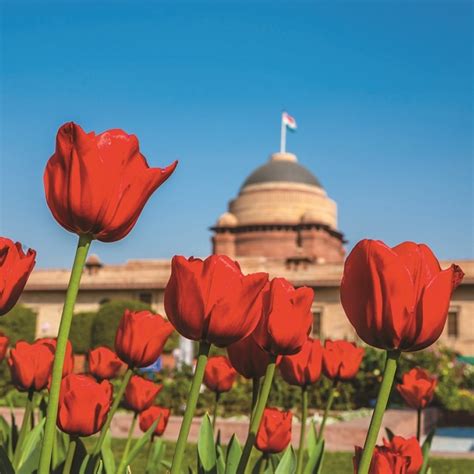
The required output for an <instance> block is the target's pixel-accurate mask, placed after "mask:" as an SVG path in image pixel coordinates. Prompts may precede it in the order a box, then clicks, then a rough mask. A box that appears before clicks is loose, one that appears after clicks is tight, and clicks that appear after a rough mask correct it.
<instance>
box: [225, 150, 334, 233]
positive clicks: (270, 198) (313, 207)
mask: <svg viewBox="0 0 474 474" xmlns="http://www.w3.org/2000/svg"><path fill="white" fill-rule="evenodd" d="M229 212H230V213H232V214H233V215H234V216H235V218H236V219H237V221H238V223H239V225H256V224H287V225H288V224H297V223H300V222H301V216H302V215H304V214H305V213H308V212H310V213H311V215H312V217H313V218H312V221H313V222H317V223H320V224H323V225H326V226H329V227H331V228H333V229H337V207H336V203H335V202H334V201H333V200H332V199H330V198H329V197H328V196H327V194H326V191H325V190H324V189H323V187H322V185H321V183H320V181H319V180H318V178H316V176H315V175H314V174H313V173H311V171H309V170H308V169H307V168H305V167H304V166H303V165H301V164H300V163H299V162H298V160H297V158H296V156H295V155H294V154H292V153H274V154H273V155H272V156H271V157H270V160H269V161H268V162H267V163H265V164H264V165H263V166H260V167H258V168H257V169H256V170H255V171H253V172H252V173H251V174H250V175H249V176H248V177H247V178H246V179H245V181H244V183H243V185H242V187H241V188H240V191H239V195H238V196H237V197H236V198H235V199H234V200H232V201H231V202H230V204H229Z"/></svg>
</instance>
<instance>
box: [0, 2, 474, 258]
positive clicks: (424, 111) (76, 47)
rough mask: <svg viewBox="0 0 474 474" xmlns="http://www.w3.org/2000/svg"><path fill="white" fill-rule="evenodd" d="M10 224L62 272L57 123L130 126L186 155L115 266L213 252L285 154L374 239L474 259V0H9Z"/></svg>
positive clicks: (6, 144)
mask: <svg viewBox="0 0 474 474" xmlns="http://www.w3.org/2000/svg"><path fill="white" fill-rule="evenodd" d="M1 13H2V18H3V20H2V21H3V24H2V26H1V29H2V45H1V47H2V51H1V58H2V60H1V61H2V62H1V69H2V70H1V73H2V80H1V99H2V102H1V112H2V115H1V127H0V129H1V150H0V151H1V155H0V165H1V177H0V193H1V194H0V196H1V207H0V233H1V234H2V235H6V236H8V237H10V238H12V239H15V240H20V241H21V242H23V243H24V244H25V245H28V246H31V247H33V248H36V249H37V251H38V265H39V266H42V267H54V266H68V265H69V264H70V262H71V260H72V256H73V252H74V248H75V242H76V238H75V236H74V235H73V234H69V233H68V232H66V231H64V230H63V229H62V228H61V227H59V225H57V224H56V222H55V221H54V219H53V218H52V216H51V214H50V213H49V210H48V208H47V206H46V203H45V200H44V190H43V184H42V174H43V169H44V166H45V163H46V161H47V159H48V158H49V156H50V155H51V154H52V153H53V151H54V140H55V134H56V131H57V128H58V127H59V126H60V125H61V124H62V123H64V122H66V121H69V120H73V121H75V122H77V123H79V124H81V125H82V126H83V127H84V128H85V129H86V130H88V131H89V130H95V131H96V132H101V131H103V130H105V129H109V128H123V129H124V130H126V131H127V132H129V133H135V134H136V135H137V136H138V137H139V139H140V142H141V149H142V152H143V153H144V154H145V156H146V157H147V159H148V161H149V163H150V164H151V165H154V166H163V165H165V164H167V163H170V162H171V161H172V160H174V159H176V158H178V159H179V160H180V164H179V167H178V169H177V171H176V173H175V175H174V176H173V177H172V178H171V179H170V180H169V181H168V182H167V183H165V185H164V186H163V187H161V188H160V189H159V190H158V191H157V192H156V193H155V194H154V195H153V196H152V198H151V200H150V201H149V203H148V205H147V206H146V208H145V210H144V212H143V214H142V216H141V218H140V220H139V221H138V223H137V225H136V227H135V229H134V230H133V231H132V233H131V234H130V235H129V236H128V237H126V238H125V239H124V240H123V241H121V242H118V243H114V244H102V243H97V242H96V243H94V244H93V249H92V252H94V253H98V254H99V255H100V257H101V258H102V259H103V260H104V261H105V262H109V263H110V262H121V261H125V260H127V259H130V258H147V257H151V258H162V257H170V256H172V255H173V254H184V255H192V254H194V255H207V254H208V253H209V252H210V240H209V238H210V232H209V230H208V227H209V226H210V225H212V224H213V223H214V222H215V220H216V219H217V217H218V216H219V215H220V214H221V213H222V212H224V211H225V210H226V206H227V202H228V200H229V199H231V198H232V197H234V196H235V195H236V193H237V192H238V189H239V187H240V185H241V183H242V182H243V181H244V179H245V177H246V176H247V175H248V174H249V173H250V172H251V171H252V170H253V169H254V168H256V167H257V166H259V165H261V164H262V163H264V162H265V161H266V160H267V158H268V155H269V154H270V153H272V152H274V151H277V148H278V144H279V117H280V112H281V110H282V109H283V108H286V109H287V110H288V111H289V112H290V113H291V114H292V115H293V116H294V117H295V118H296V119H297V121H298V125H299V130H298V132H297V133H296V134H294V135H291V136H290V137H289V143H288V148H289V150H290V151H293V152H295V153H296V154H297V155H298V157H299V160H300V162H301V163H302V164H303V165H305V166H307V167H308V168H310V169H311V170H312V171H313V172H314V173H315V174H316V175H317V176H318V178H319V179H320V180H321V182H322V183H323V185H324V186H325V188H326V190H327V191H328V193H329V195H330V196H331V197H332V198H333V199H335V200H336V201H337V202H338V205H339V217H340V218H339V227H340V229H341V230H342V231H343V232H344V233H345V235H346V238H347V239H348V240H349V244H348V249H350V248H351V246H352V245H354V244H355V243H356V242H357V241H358V240H360V239H361V238H364V237H370V238H378V239H382V240H384V241H386V242H387V243H388V244H396V243H398V242H400V241H403V240H414V241H420V242H426V243H428V244H429V245H431V246H432V248H433V249H434V251H435V252H436V253H437V255H438V256H439V257H440V258H443V259H460V258H474V250H473V225H474V224H473V189H472V188H473V160H472V132H473V129H472V125H473V116H472V110H473V109H472V105H473V103H472V79H473V77H472V40H473V38H472V33H471V30H472V20H473V15H472V4H471V3H470V2H459V1H455V2H448V1H446V2H444V3H438V2H429V1H422V2H394V1H390V2H346V3H341V2H327V3H325V2H291V3H290V2H253V3H249V2H240V3H239V2H219V3H218V2H209V3H204V2H192V3H191V2H190V3H181V2H173V3H171V2H152V1H149V2H144V3H140V2H137V1H135V2H132V1H130V2H120V3H117V2H101V3H99V2H92V1H85V2H82V3H72V2H56V3H49V2H45V1H43V2H23V1H16V2H8V1H3V2H2V12H1Z"/></svg>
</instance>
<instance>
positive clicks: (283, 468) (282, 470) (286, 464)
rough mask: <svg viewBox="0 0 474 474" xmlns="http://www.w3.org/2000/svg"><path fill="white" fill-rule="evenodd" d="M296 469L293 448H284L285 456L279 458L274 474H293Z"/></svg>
mask: <svg viewBox="0 0 474 474" xmlns="http://www.w3.org/2000/svg"><path fill="white" fill-rule="evenodd" d="M295 469H296V455H295V451H294V449H293V446H291V444H290V446H288V448H286V451H285V454H283V457H282V458H281V461H280V462H279V464H278V467H277V468H276V470H275V474H290V473H293V472H295Z"/></svg>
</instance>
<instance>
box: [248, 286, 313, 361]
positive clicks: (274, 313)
mask: <svg viewBox="0 0 474 474" xmlns="http://www.w3.org/2000/svg"><path fill="white" fill-rule="evenodd" d="M313 298H314V293H313V290H312V289H311V288H306V287H302V288H298V289H295V288H294V287H293V286H292V285H291V284H290V283H289V282H288V281H287V280H285V279H284V278H274V279H273V280H272V281H271V283H270V285H268V286H267V288H266V289H265V292H264V296H263V314H262V318H261V320H260V322H259V324H258V326H257V328H256V329H255V332H254V333H253V337H254V339H255V341H256V342H257V344H258V345H259V346H260V347H261V348H262V349H264V350H266V351H267V352H269V353H270V354H273V355H279V354H281V355H292V354H296V353H297V352H299V351H300V350H301V348H302V347H303V344H304V343H305V342H306V340H307V339H308V334H309V333H310V331H311V326H312V324H313V317H312V315H311V306H312V304H313Z"/></svg>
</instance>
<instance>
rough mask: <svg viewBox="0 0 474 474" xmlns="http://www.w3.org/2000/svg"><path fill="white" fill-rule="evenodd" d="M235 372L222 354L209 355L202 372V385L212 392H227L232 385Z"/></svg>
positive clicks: (235, 375)
mask: <svg viewBox="0 0 474 474" xmlns="http://www.w3.org/2000/svg"><path fill="white" fill-rule="evenodd" d="M236 377H237V372H236V371H235V369H234V368H233V367H232V365H231V363H230V362H229V359H227V357H224V356H215V357H209V359H208V361H207V364H206V370H205V372H204V385H205V386H206V387H207V388H208V389H209V390H212V391H213V392H216V393H223V392H228V391H230V390H231V389H232V385H234V382H235V378H236Z"/></svg>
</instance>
